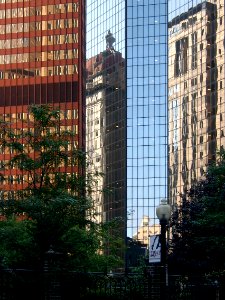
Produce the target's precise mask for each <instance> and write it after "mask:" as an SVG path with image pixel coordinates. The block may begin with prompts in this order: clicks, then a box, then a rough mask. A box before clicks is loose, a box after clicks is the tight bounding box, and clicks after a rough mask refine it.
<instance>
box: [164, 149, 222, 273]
mask: <svg viewBox="0 0 225 300" xmlns="http://www.w3.org/2000/svg"><path fill="white" fill-rule="evenodd" d="M171 228H172V241H171V245H170V246H171V247H170V254H169V263H170V265H171V268H172V269H174V270H176V271H179V272H185V273H188V272H189V273H192V274H193V273H196V274H197V273H202V274H205V273H210V272H213V271H216V272H222V271H223V270H225V152H224V151H223V150H221V151H220V153H218V159H217V161H216V162H215V163H212V164H210V165H209V166H208V168H207V171H206V173H205V176H204V178H203V179H201V180H199V181H198V182H197V183H196V185H194V186H192V187H191V189H190V190H189V191H188V193H187V195H185V196H182V197H181V205H180V207H178V208H177V210H176V211H175V212H174V213H173V217H172V222H171Z"/></svg>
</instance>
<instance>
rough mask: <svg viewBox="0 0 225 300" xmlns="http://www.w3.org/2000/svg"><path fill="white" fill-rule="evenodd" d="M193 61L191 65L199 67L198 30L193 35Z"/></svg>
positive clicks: (193, 67) (194, 67)
mask: <svg viewBox="0 0 225 300" xmlns="http://www.w3.org/2000/svg"><path fill="white" fill-rule="evenodd" d="M191 37H192V48H191V50H192V61H191V66H192V69H196V68H197V52H198V49H197V32H194V33H193V34H192V35H191Z"/></svg>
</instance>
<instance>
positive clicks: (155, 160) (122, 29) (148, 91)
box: [86, 0, 168, 246]
mask: <svg viewBox="0 0 225 300" xmlns="http://www.w3.org/2000/svg"><path fill="white" fill-rule="evenodd" d="M167 16H168V13H167V1H165V0H157V1H156V0H129V1H125V0H116V1H115V0H87V45H86V50H87V52H86V53H87V74H88V80H87V84H88V89H87V145H88V146H87V150H88V151H89V153H91V157H92V159H93V162H94V163H95V166H96V168H99V170H101V171H103V173H104V174H105V175H104V177H103V180H101V181H100V182H99V185H100V186H101V187H102V188H103V189H104V188H109V190H110V191H111V194H109V195H105V194H102V195H100V196H96V197H97V200H98V205H99V213H100V215H101V216H102V217H101V218H102V220H104V219H106V220H108V219H110V218H112V217H122V218H123V220H124V228H125V231H124V232H123V233H124V235H123V236H124V238H129V240H137V241H140V242H141V243H142V244H144V245H145V246H147V245H148V237H149V235H151V234H155V233H158V230H159V226H158V220H157V218H156V216H155V207H156V206H157V205H158V204H159V203H160V200H161V198H167V23H168V20H167ZM109 33H110V34H111V36H112V39H111V43H110V42H109V40H107V34H109ZM109 44H110V45H109ZM106 57H108V58H107V59H106ZM116 57H120V61H118V58H116ZM110 74H111V77H110ZM109 78H114V79H113V82H112V83H110V82H109ZM94 113H95V117H94V119H93V114H94ZM91 116H92V117H91ZM95 121H96V123H95ZM91 128H92V129H91ZM118 130H119V131H118ZM90 141H91V142H90ZM100 149H101V150H100Z"/></svg>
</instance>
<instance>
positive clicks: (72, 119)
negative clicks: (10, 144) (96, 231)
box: [0, 0, 85, 196]
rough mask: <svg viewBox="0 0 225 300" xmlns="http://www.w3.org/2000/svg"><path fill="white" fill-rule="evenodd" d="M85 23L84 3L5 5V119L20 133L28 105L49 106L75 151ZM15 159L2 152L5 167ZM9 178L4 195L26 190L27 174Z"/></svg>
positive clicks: (0, 104)
mask: <svg viewBox="0 0 225 300" xmlns="http://www.w3.org/2000/svg"><path fill="white" fill-rule="evenodd" d="M61 2H63V3H61ZM84 20H85V7H84V3H83V1H82V0H75V1H59V0H55V1H52V0H49V1H48V2H43V1H33V2H32V1H14V0H1V1H0V118H1V119H3V120H5V121H7V122H11V123H13V124H15V125H14V126H15V130H17V129H21V128H25V127H26V126H28V125H27V124H28V121H29V118H30V116H29V114H28V111H27V107H28V105H30V104H46V103H49V104H52V105H53V106H55V107H60V109H61V111H62V115H61V119H62V128H63V129H69V130H73V131H74V133H75V138H74V140H73V141H71V148H84V129H85V128H84V125H83V124H84V93H83V89H84V70H85V69H84V63H85V59H84V56H85V43H84V41H85V27H84ZM11 154H13V153H3V151H2V150H1V149H0V163H1V165H4V161H7V160H9V159H10V156H11ZM71 170H73V168H72V166H70V171H71ZM4 173H5V174H4V175H5V179H4V180H3V181H2V182H1V185H2V186H1V195H2V194H4V193H5V195H3V196H7V195H6V194H7V192H5V191H9V193H10V192H12V191H13V190H14V189H20V188H23V184H24V182H25V181H26V180H27V177H26V176H27V175H26V174H21V173H19V171H18V170H10V171H9V170H5V171H4Z"/></svg>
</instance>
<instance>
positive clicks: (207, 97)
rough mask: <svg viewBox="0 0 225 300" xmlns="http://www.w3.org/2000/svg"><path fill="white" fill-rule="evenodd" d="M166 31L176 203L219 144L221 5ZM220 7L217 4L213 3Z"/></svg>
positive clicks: (222, 112) (196, 10) (199, 9)
mask: <svg viewBox="0 0 225 300" xmlns="http://www.w3.org/2000/svg"><path fill="white" fill-rule="evenodd" d="M211 2H213V3H210V2H207V1H205V2H203V3H200V4H198V5H197V6H196V7H192V8H191V9H189V10H188V11H186V12H185V13H182V14H180V15H178V16H176V17H174V18H173V19H172V20H171V21H170V22H169V26H168V42H169V45H168V47H169V56H168V110H169V117H168V121H169V125H168V126H169V137H168V142H169V199H170V202H171V203H172V204H175V203H178V204H179V199H180V194H183V193H185V192H186V191H187V190H188V189H189V188H190V186H191V185H193V184H194V183H195V182H196V180H198V179H199V178H201V177H202V176H204V171H205V170H206V165H207V164H208V163H210V162H211V161H212V160H215V158H216V151H217V150H219V149H220V148H221V147H222V146H223V145H224V144H225V139H224V120H225V106H224V104H225V98H224V1H217V4H215V1H211ZM218 2H220V3H218Z"/></svg>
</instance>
